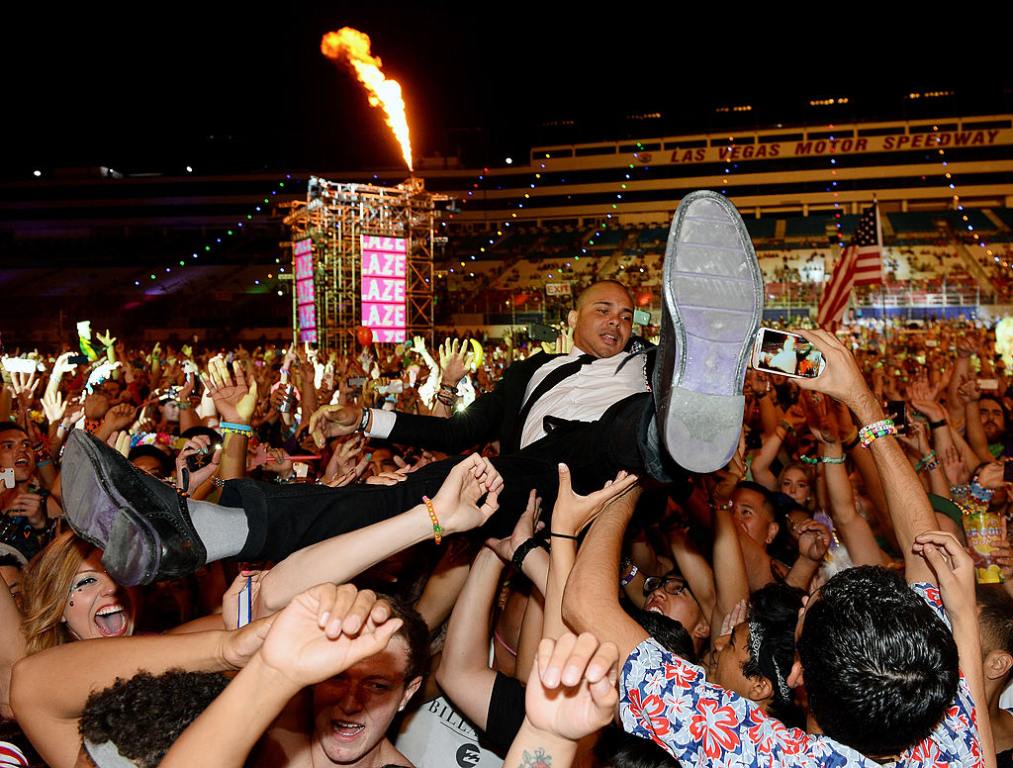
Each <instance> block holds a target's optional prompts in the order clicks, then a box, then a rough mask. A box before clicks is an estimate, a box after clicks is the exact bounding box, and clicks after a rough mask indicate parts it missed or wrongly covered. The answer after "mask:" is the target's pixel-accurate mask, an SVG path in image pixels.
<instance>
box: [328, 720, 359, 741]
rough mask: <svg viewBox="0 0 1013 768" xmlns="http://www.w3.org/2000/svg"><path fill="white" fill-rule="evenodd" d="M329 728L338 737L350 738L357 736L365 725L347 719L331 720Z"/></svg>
mask: <svg viewBox="0 0 1013 768" xmlns="http://www.w3.org/2000/svg"><path fill="white" fill-rule="evenodd" d="M331 728H332V730H333V731H334V734H335V735H336V736H337V737H338V738H340V739H347V740H349V741H351V740H352V739H355V738H358V736H359V734H361V733H362V732H363V731H364V730H366V726H365V725H363V724H362V723H353V722H350V721H348V720H331Z"/></svg>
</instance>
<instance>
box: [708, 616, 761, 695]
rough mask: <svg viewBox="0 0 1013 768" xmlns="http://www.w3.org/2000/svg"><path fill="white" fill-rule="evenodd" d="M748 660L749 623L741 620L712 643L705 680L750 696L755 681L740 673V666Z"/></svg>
mask: <svg viewBox="0 0 1013 768" xmlns="http://www.w3.org/2000/svg"><path fill="white" fill-rule="evenodd" d="M748 661H749V624H748V623H747V622H745V621H743V622H741V623H740V624H738V625H737V626H736V627H735V629H733V630H732V633H731V634H730V635H726V636H724V637H722V638H719V639H718V640H717V641H716V642H715V643H714V653H713V655H712V656H711V664H710V667H709V669H708V670H707V682H709V683H714V684H715V685H720V686H721V687H722V688H725V689H727V690H729V691H734V692H735V693H737V694H739V695H740V696H745V697H746V698H751V692H752V690H753V687H754V685H755V681H752V680H750V679H749V678H748V677H746V676H745V675H744V674H742V667H743V666H744V665H745V664H746V662H748Z"/></svg>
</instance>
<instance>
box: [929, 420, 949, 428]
mask: <svg viewBox="0 0 1013 768" xmlns="http://www.w3.org/2000/svg"><path fill="white" fill-rule="evenodd" d="M945 426H946V419H940V420H939V421H930V422H929V429H939V428H940V427H945Z"/></svg>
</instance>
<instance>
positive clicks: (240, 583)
mask: <svg viewBox="0 0 1013 768" xmlns="http://www.w3.org/2000/svg"><path fill="white" fill-rule="evenodd" d="M267 573H268V572H267V571H248V570H242V571H240V572H239V575H238V576H236V578H234V579H233V580H232V584H230V585H229V588H228V589H227V590H225V594H223V595H222V621H223V622H224V623H225V628H226V629H228V630H230V631H231V630H233V629H238V628H239V593H240V592H242V591H243V588H244V587H245V586H246V580H247V579H249V580H250V603H251V604H252V605H254V606H256V604H257V597H258V596H259V595H260V582H261V581H262V580H263V578H264V576H266V575H267ZM251 618H252V617H251Z"/></svg>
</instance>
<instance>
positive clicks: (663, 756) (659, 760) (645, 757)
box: [594, 725, 679, 768]
mask: <svg viewBox="0 0 1013 768" xmlns="http://www.w3.org/2000/svg"><path fill="white" fill-rule="evenodd" d="M594 754H595V756H596V757H597V758H598V761H599V762H600V763H601V764H603V765H609V766H612V768H679V761H678V760H676V759H675V758H674V757H672V756H671V755H670V754H668V752H666V751H665V750H664V749H662V748H661V747H659V746H658V745H657V744H655V743H654V742H653V741H648V740H647V739H642V738H640V737H639V736H634V735H633V734H631V733H626V731H624V730H622V729H621V728H617V727H615V726H614V725H609V726H606V727H605V728H603V729H602V730H601V738H599V739H598V743H597V744H596V745H595V748H594Z"/></svg>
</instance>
